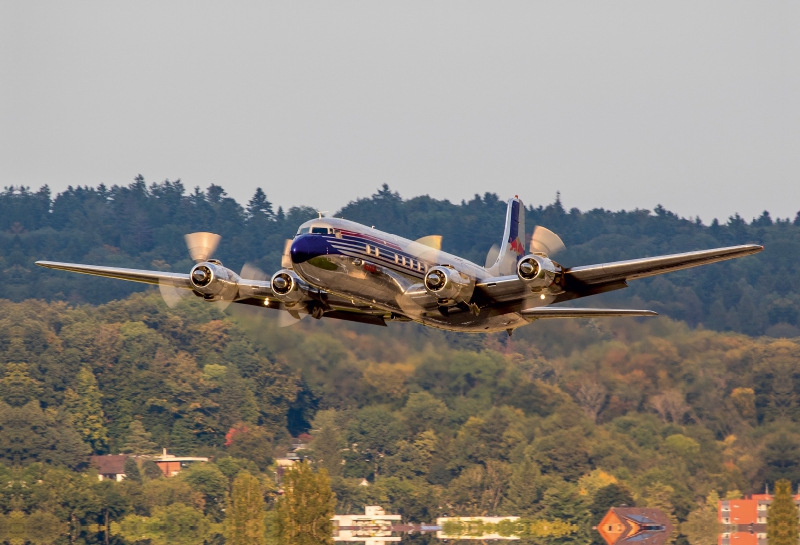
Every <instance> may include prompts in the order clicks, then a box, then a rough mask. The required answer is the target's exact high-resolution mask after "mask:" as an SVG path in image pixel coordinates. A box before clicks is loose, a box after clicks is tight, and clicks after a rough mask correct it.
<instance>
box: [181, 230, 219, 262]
mask: <svg viewBox="0 0 800 545" xmlns="http://www.w3.org/2000/svg"><path fill="white" fill-rule="evenodd" d="M221 238H222V237H221V236H219V235H217V234H214V233H206V232H200V233H189V234H188V235H184V237H183V239H184V240H185V241H186V247H187V248H188V249H189V255H190V256H192V259H193V260H194V262H195V263H201V262H203V261H207V260H208V258H209V257H211V254H213V253H214V250H216V249H217V246H218V245H219V241H220V239H221Z"/></svg>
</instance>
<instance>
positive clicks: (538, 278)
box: [517, 254, 560, 288]
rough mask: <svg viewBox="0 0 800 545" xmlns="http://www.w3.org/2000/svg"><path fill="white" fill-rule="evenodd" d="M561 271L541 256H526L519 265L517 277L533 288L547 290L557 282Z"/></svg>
mask: <svg viewBox="0 0 800 545" xmlns="http://www.w3.org/2000/svg"><path fill="white" fill-rule="evenodd" d="M559 272H560V269H559V268H558V267H557V266H556V265H555V263H553V262H552V261H550V260H549V259H547V258H546V257H542V256H539V255H534V254H530V255H526V256H525V257H523V258H522V259H520V260H519V263H517V276H519V279H520V280H522V281H523V282H525V284H526V285H528V286H530V287H531V288H547V287H549V286H550V285H551V284H553V282H555V281H556V276H557V275H558V273H559Z"/></svg>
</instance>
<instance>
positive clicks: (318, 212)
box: [317, 210, 328, 219]
mask: <svg viewBox="0 0 800 545" xmlns="http://www.w3.org/2000/svg"><path fill="white" fill-rule="evenodd" d="M327 213H328V211H327V210H317V214H319V219H322V214H327Z"/></svg>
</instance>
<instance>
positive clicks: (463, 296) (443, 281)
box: [423, 266, 475, 303]
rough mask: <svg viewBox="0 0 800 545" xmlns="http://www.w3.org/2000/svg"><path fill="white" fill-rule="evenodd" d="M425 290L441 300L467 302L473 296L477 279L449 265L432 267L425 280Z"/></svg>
mask: <svg viewBox="0 0 800 545" xmlns="http://www.w3.org/2000/svg"><path fill="white" fill-rule="evenodd" d="M423 284H424V285H425V291H427V292H428V293H430V294H431V295H433V296H435V297H436V298H437V299H439V300H440V301H448V302H454V303H458V302H465V303H468V302H469V300H470V299H471V298H472V292H473V290H474V289H475V279H474V278H470V277H469V276H467V275H465V274H462V273H460V272H458V271H457V270H455V269H451V268H449V267H441V266H440V267H431V269H430V270H429V271H428V272H427V273H426V274H425V279H424V280H423Z"/></svg>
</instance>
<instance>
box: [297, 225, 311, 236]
mask: <svg viewBox="0 0 800 545" xmlns="http://www.w3.org/2000/svg"><path fill="white" fill-rule="evenodd" d="M308 229H309V228H308V227H301V228H300V230H299V231H297V234H298V235H307V234H308Z"/></svg>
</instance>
